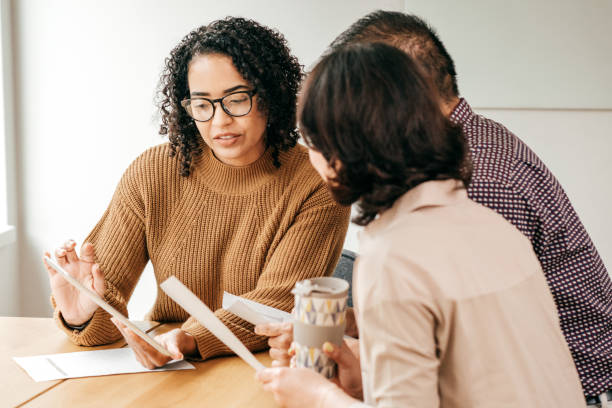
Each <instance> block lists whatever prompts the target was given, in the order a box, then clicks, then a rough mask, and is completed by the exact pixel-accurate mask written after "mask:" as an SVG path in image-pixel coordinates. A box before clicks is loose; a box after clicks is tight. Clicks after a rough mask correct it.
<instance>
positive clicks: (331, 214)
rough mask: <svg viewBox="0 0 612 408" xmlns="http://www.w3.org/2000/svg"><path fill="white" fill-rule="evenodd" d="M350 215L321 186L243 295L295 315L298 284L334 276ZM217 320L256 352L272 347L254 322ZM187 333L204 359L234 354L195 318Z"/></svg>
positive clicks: (221, 313) (229, 317)
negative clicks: (252, 286) (251, 288)
mask: <svg viewBox="0 0 612 408" xmlns="http://www.w3.org/2000/svg"><path fill="white" fill-rule="evenodd" d="M349 215H350V208H349V207H342V206H340V205H338V204H336V203H335V202H334V201H333V200H332V198H331V196H330V194H329V192H328V191H327V188H326V187H325V185H324V184H322V183H320V184H319V187H318V188H317V190H316V191H314V192H313V194H311V195H310V197H308V198H307V199H306V200H305V201H304V203H303V204H302V206H301V207H300V210H299V212H298V213H297V214H296V216H295V218H294V220H293V223H292V224H291V226H290V227H289V228H288V229H287V231H286V232H285V234H284V235H283V236H282V238H281V239H280V240H279V241H278V242H277V243H276V244H275V245H274V246H273V247H272V248H270V252H269V253H268V261H267V262H266V264H265V266H264V269H263V271H262V272H261V275H260V276H259V279H258V281H257V285H256V287H255V289H254V290H252V291H250V292H247V293H243V294H241V296H243V297H245V298H247V299H251V300H254V301H256V302H259V303H263V304H266V305H269V306H272V307H276V308H279V309H282V310H285V311H290V310H291V309H292V307H293V295H292V294H291V289H292V288H293V286H294V285H295V282H297V281H299V280H302V279H308V278H312V277H317V276H323V275H331V274H332V272H333V270H334V267H335V266H336V263H337V261H338V258H339V257H340V253H341V251H342V245H343V243H344V237H345V235H346V230H347V228H348V221H349ZM215 315H216V316H217V317H218V318H219V319H220V320H221V321H222V322H223V323H224V324H225V325H226V326H227V327H229V328H230V330H232V332H233V333H234V334H235V335H236V336H237V337H238V338H239V339H240V340H241V341H242V342H243V343H244V344H245V345H246V347H247V348H249V349H250V350H251V351H259V350H263V349H265V348H266V347H267V338H266V337H263V336H258V335H256V334H255V333H254V332H253V325H251V324H250V323H248V322H246V321H244V320H242V319H240V318H239V317H237V316H236V315H234V314H232V313H230V312H228V311H226V310H224V309H219V310H217V311H216V312H215ZM182 328H183V330H185V331H186V332H188V333H190V334H191V335H193V336H194V337H195V339H196V343H197V347H198V351H199V353H200V356H201V357H202V358H203V359H206V358H210V357H214V356H219V355H225V354H231V353H232V352H231V351H230V350H229V348H227V346H225V345H224V344H223V343H222V342H221V341H219V340H218V339H217V338H216V337H215V336H214V335H213V334H212V333H211V332H209V331H208V330H207V329H206V328H204V327H203V326H202V325H200V324H199V323H198V322H197V321H196V320H195V319H194V318H193V317H190V318H189V319H188V320H187V321H186V322H185V323H184V324H183V326H182Z"/></svg>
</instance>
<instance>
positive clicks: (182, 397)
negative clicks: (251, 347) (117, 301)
mask: <svg viewBox="0 0 612 408" xmlns="http://www.w3.org/2000/svg"><path fill="white" fill-rule="evenodd" d="M147 327H149V329H148V330H147V331H149V332H153V334H158V333H163V332H166V331H168V330H170V329H172V328H174V327H176V325H175V324H174V325H167V324H162V325H159V324H157V323H155V322H148V324H147ZM123 346H125V342H118V343H115V344H112V345H108V346H101V347H79V346H75V345H74V344H72V343H70V341H69V340H68V338H67V337H66V335H65V334H64V333H63V332H61V331H60V330H59V329H58V328H57V327H56V325H55V322H54V321H53V320H52V319H49V318H42V319H38V318H25V317H0V378H1V379H2V381H0V407H13V406H20V407H21V406H23V407H64V406H71V407H123V406H129V407H140V406H146V407H147V408H149V407H168V406H181V407H182V406H198V407H254V408H257V407H275V406H276V404H275V403H274V399H273V398H272V395H271V394H269V393H267V392H265V391H263V389H262V388H261V385H260V384H259V383H258V382H257V381H256V380H255V378H254V374H255V373H254V371H253V369H252V368H251V367H250V366H248V365H247V364H246V363H244V362H243V361H242V360H240V359H239V358H238V357H222V358H216V359H212V360H208V361H205V362H200V363H193V364H194V365H195V366H196V369H195V370H181V371H164V372H153V373H138V374H120V375H109V376H103V377H87V378H73V379H67V380H57V381H45V382H38V383H37V382H34V380H32V379H31V378H30V377H29V376H28V375H27V374H26V372H25V371H23V370H22V369H21V367H19V366H18V365H17V363H15V361H13V359H12V357H22V356H31V355H37V354H50V353H68V352H73V351H89V350H98V349H104V348H112V347H123ZM256 357H257V359H258V360H259V361H261V362H262V363H263V364H264V365H266V366H269V365H270V362H271V360H270V357H269V355H268V353H267V352H261V353H258V354H256Z"/></svg>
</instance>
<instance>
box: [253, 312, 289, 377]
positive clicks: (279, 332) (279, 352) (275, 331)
mask: <svg viewBox="0 0 612 408" xmlns="http://www.w3.org/2000/svg"><path fill="white" fill-rule="evenodd" d="M255 334H259V335H260V336H268V337H270V338H269V339H268V345H269V346H270V357H272V367H289V363H290V362H291V357H292V356H291V355H290V354H289V348H290V347H291V342H292V341H293V324H291V322H285V323H267V324H259V325H257V326H255Z"/></svg>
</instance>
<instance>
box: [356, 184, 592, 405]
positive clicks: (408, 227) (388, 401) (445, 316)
mask: <svg viewBox="0 0 612 408" xmlns="http://www.w3.org/2000/svg"><path fill="white" fill-rule="evenodd" d="M360 254H361V256H360V258H359V262H358V264H357V267H356V273H355V276H354V284H355V288H354V293H355V296H356V299H355V301H356V310H357V319H358V324H359V331H360V352H361V367H362V376H363V385H364V397H365V403H366V404H369V405H375V406H378V407H418V408H426V407H447V408H450V407H462V408H464V407H470V408H476V407H521V408H526V407H534V408H535V407H538V408H540V407H555V408H561V407H568V408H576V407H581V406H584V405H585V400H584V397H583V396H582V391H581V387H580V383H579V379H578V374H577V372H576V368H575V366H574V363H573V361H572V357H571V355H570V352H569V349H568V347H567V345H566V343H565V340H564V338H563V335H562V334H561V329H560V326H559V319H558V316H557V312H556V308H555V305H554V302H553V299H552V296H551V294H550V291H549V289H548V286H547V284H546V280H545V278H544V275H543V273H542V270H541V268H540V264H539V262H538V260H537V258H536V256H535V254H534V253H533V250H532V246H531V243H530V242H529V240H528V239H527V238H526V237H524V236H523V235H522V234H521V233H520V232H519V231H518V230H517V229H516V228H515V227H513V226H512V225H511V224H510V223H508V222H506V221H505V220H504V219H503V218H502V217H501V216H500V215H498V214H496V213H495V212H493V211H491V210H489V209H487V208H485V207H483V206H481V205H479V204H476V203H475V202H473V201H471V200H470V199H468V197H467V194H466V191H465V189H463V188H462V184H461V183H460V182H458V181H456V180H446V181H430V182H426V183H423V184H421V185H419V186H417V187H416V188H414V189H412V190H411V191H409V192H408V193H406V194H404V195H403V196H402V197H401V198H400V199H399V200H398V201H397V202H396V203H395V205H394V206H393V207H392V208H391V209H389V210H387V211H386V212H384V213H383V214H382V215H381V216H380V217H379V218H378V219H377V220H375V221H374V222H372V223H371V224H370V225H368V226H367V227H366V228H365V229H364V231H362V236H361V248H360Z"/></svg>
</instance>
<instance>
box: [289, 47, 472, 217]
mask: <svg viewBox="0 0 612 408" xmlns="http://www.w3.org/2000/svg"><path fill="white" fill-rule="evenodd" d="M301 98H302V99H301V102H300V108H299V124H300V129H301V131H302V135H303V136H304V139H305V141H306V143H307V144H308V145H309V146H310V147H311V148H313V149H315V150H317V151H319V152H320V153H321V154H322V155H323V157H325V159H326V160H327V161H328V162H329V163H330V165H331V166H332V168H334V169H336V173H337V174H336V176H335V177H334V180H331V182H330V184H329V186H330V189H331V192H332V194H333V196H334V199H335V200H336V201H338V202H339V203H341V204H344V205H349V204H352V203H354V202H357V204H358V214H357V216H356V217H355V218H354V219H353V222H355V223H356V224H358V225H367V224H368V223H370V222H371V221H373V220H374V219H375V218H376V216H377V215H378V214H380V213H382V212H383V211H385V210H387V209H388V208H391V207H392V206H393V204H394V203H395V201H396V200H397V199H398V198H399V197H401V196H402V195H403V194H404V193H406V192H407V191H409V190H410V189H412V188H414V187H416V186H417V185H419V184H421V183H424V182H426V181H429V180H447V179H456V180H461V181H462V182H463V185H464V186H465V187H467V185H468V184H469V182H470V177H471V169H472V167H471V162H470V158H469V155H468V147H467V142H466V140H465V137H464V135H463V133H462V130H461V127H460V126H458V125H455V124H453V123H451V122H450V120H449V119H448V118H446V117H445V116H444V114H443V113H442V112H441V111H440V108H439V106H438V94H437V91H436V90H435V88H434V85H433V84H432V81H431V80H430V79H429V78H427V77H426V76H425V75H424V74H423V71H422V69H421V68H420V67H419V66H418V65H417V64H416V63H415V62H414V60H413V59H412V58H411V57H410V56H408V55H407V54H405V53H404V52H402V51H400V50H399V49H397V48H395V47H392V46H391V45H387V44H384V43H363V44H352V45H349V46H346V47H344V48H338V49H336V50H334V51H332V52H331V53H329V54H327V55H326V56H325V57H323V59H322V60H321V61H320V62H319V63H318V64H317V66H316V67H315V68H314V69H313V71H312V72H311V73H310V75H309V77H308V79H307V81H306V84H305V85H304V90H303V93H302V95H301Z"/></svg>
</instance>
